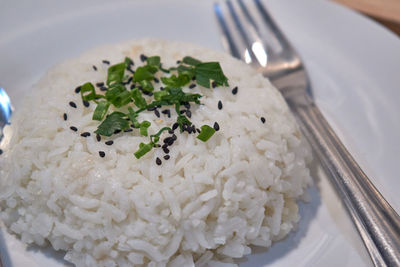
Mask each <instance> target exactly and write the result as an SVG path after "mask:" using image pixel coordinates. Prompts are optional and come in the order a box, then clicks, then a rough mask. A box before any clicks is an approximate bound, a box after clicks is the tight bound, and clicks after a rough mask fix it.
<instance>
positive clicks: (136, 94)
mask: <svg viewBox="0 0 400 267" xmlns="http://www.w3.org/2000/svg"><path fill="white" fill-rule="evenodd" d="M131 95H132V98H133V102H134V103H135V105H136V106H137V107H138V108H145V107H146V106H147V103H146V99H144V97H143V96H142V93H141V92H140V91H139V89H137V88H135V89H133V90H132V91H131Z"/></svg>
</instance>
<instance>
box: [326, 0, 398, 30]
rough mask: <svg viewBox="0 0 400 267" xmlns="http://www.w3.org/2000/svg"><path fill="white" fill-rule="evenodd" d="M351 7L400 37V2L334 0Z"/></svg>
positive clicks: (385, 0)
mask: <svg viewBox="0 0 400 267" xmlns="http://www.w3.org/2000/svg"><path fill="white" fill-rule="evenodd" d="M333 1H334V2H337V3H340V4H342V5H344V6H347V7H350V8H352V9H354V10H356V11H358V12H360V13H363V14H364V15H367V16H368V17H370V18H372V19H373V20H375V21H377V22H378V23H380V24H382V25H383V26H385V27H386V28H388V29H390V30H391V31H393V32H395V33H396V34H397V35H398V36H400V0H333Z"/></svg>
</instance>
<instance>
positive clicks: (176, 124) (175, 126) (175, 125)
mask: <svg viewBox="0 0 400 267" xmlns="http://www.w3.org/2000/svg"><path fill="white" fill-rule="evenodd" d="M178 126H179V124H178V123H177V122H175V123H174V124H173V125H172V130H174V131H175V130H176V128H178Z"/></svg>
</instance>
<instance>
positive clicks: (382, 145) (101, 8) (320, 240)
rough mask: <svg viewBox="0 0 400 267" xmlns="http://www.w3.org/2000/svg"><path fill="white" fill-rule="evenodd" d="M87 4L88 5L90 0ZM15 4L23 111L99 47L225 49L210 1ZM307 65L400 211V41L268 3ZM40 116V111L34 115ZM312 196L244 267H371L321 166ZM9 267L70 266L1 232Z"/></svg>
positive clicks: (4, 82)
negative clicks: (142, 44) (33, 90)
mask: <svg viewBox="0 0 400 267" xmlns="http://www.w3.org/2000/svg"><path fill="white" fill-rule="evenodd" d="M82 2H83V1H82ZM82 2H81V1H77V0H74V1H63V2H61V1H51V0H40V1H33V2H32V1H29V0H24V1H18V2H16V1H12V0H3V1H2V3H1V4H0V83H1V84H0V85H1V86H3V87H4V88H5V89H6V90H7V91H8V92H9V94H10V96H11V99H12V102H13V103H14V105H15V107H16V108H18V105H19V104H20V100H21V99H22V97H23V95H24V94H25V93H26V90H28V88H29V87H30V85H31V84H32V83H34V82H35V81H37V80H38V78H39V77H40V76H41V75H43V74H44V72H45V71H46V70H47V69H48V68H50V67H51V66H53V65H54V64H56V63H58V62H60V61H62V60H64V59H67V58H70V57H74V56H78V55H79V54H80V53H81V52H83V51H85V50H87V49H90V48H92V47H95V46H97V45H100V44H105V43H114V42H120V41H123V40H128V39H134V38H140V37H146V36H154V37H161V38H165V39H170V40H181V41H189V42H193V43H198V44H201V45H204V46H208V47H210V48H214V49H219V50H222V46H221V45H220V42H219V35H218V31H217V27H216V22H215V20H214V16H213V14H212V2H211V1H209V0H207V1H194V0H191V1H188V0H186V1H177V0H175V1H168V2H167V1H161V0H152V1H147V2H144V1H142V2H139V1H113V2H111V1H106V0H101V1H84V3H82ZM267 3H268V4H269V7H270V10H271V12H272V13H273V15H274V16H275V17H276V18H277V19H278V20H279V24H280V25H281V26H282V28H283V30H284V31H285V33H286V34H287V35H288V37H289V38H290V39H291V40H292V41H293V43H294V45H295V47H296V48H297V49H298V51H299V52H300V54H301V55H302V57H303V58H304V61H305V63H306V66H307V68H308V71H309V74H310V78H311V81H312V87H313V90H314V92H315V97H316V102H317V103H318V105H319V106H320V108H321V109H322V111H323V113H324V114H325V115H326V117H327V118H328V120H329V122H330V123H331V124H332V125H333V127H334V128H335V130H336V131H337V133H338V134H339V135H340V136H341V137H342V139H343V141H344V143H345V145H346V146H347V147H348V148H349V150H350V151H351V152H352V153H353V155H354V156H355V158H356V159H357V161H358V162H359V163H360V165H361V166H362V167H363V169H364V170H365V171H366V173H367V174H368V175H369V176H370V177H371V179H372V180H373V182H374V184H375V185H376V186H377V187H378V188H379V190H380V191H381V192H382V193H383V194H384V196H385V197H386V198H387V199H388V200H389V202H390V203H391V204H392V206H393V207H394V208H395V209H396V210H397V211H400V197H399V196H398V194H397V190H398V188H400V182H399V179H398V175H397V168H396V164H398V163H399V156H398V155H399V154H400V141H399V140H398V137H399V136H400V120H399V119H398V117H397V114H400V108H399V107H398V105H397V102H398V101H399V100H400V90H398V89H399V85H400V75H399V72H398V71H399V70H400V40H399V39H398V37H396V36H395V35H394V34H391V33H390V32H388V31H387V30H385V29H383V28H382V27H380V26H378V25H376V24H375V23H373V22H372V21H370V20H368V19H366V18H364V17H362V16H360V15H357V14H356V13H354V12H351V11H349V10H347V9H344V8H342V7H339V6H337V5H335V4H332V3H330V2H327V1H315V0H314V1H313V0H298V1H290V0H285V1H282V0H281V1H278V0H272V1H269V2H267ZM33 115H34V113H33ZM314 173H315V176H316V185H317V186H316V187H313V188H312V189H310V194H311V196H312V202H311V203H309V204H306V205H304V204H302V205H301V207H300V212H301V215H302V217H303V218H302V220H301V222H300V224H299V229H298V231H297V232H296V233H293V234H291V235H290V236H289V237H288V238H287V239H285V240H284V241H282V242H279V243H276V244H274V245H273V246H272V248H271V249H269V250H268V252H265V251H257V252H255V253H254V254H253V255H251V256H249V257H248V258H247V259H244V260H241V263H240V265H241V266H265V265H268V266H293V265H296V266H368V265H371V262H370V260H369V258H368V255H367V253H366V252H365V249H364V248H363V245H362V243H361V241H360V239H359V237H358V234H357V233H356V230H355V229H354V227H353V225H352V223H351V222H350V221H349V219H348V217H347V216H346V214H345V211H344V209H343V207H342V205H341V203H340V200H339V199H338V197H337V196H336V195H335V192H334V190H333V189H332V188H331V186H330V184H329V183H328V182H327V180H326V177H325V176H324V175H323V173H322V172H321V171H320V170H319V168H318V167H316V170H314ZM0 234H1V235H0V249H1V252H2V254H6V258H5V259H4V261H5V264H6V266H9V265H10V266H11V265H12V266H16V267H19V266H63V265H65V264H67V263H66V262H63V261H62V260H61V259H62V254H60V253H55V252H53V251H52V250H51V249H46V250H44V249H38V248H36V247H35V248H29V249H27V250H26V249H25V247H24V246H23V245H22V244H21V243H20V242H19V241H18V240H17V239H15V238H14V237H13V236H11V235H9V234H8V233H6V232H5V230H4V229H3V230H2V231H1V232H0Z"/></svg>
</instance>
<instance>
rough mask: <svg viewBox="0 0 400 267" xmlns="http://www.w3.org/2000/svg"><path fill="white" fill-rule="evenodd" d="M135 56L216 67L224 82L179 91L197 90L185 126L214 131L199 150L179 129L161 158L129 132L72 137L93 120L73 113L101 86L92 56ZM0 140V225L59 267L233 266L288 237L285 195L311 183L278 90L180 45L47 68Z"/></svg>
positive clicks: (101, 74)
mask: <svg viewBox="0 0 400 267" xmlns="http://www.w3.org/2000/svg"><path fill="white" fill-rule="evenodd" d="M141 53H143V54H145V55H148V56H151V55H160V56H161V60H162V62H163V66H164V67H170V66H175V64H176V63H175V62H176V61H177V60H178V59H181V58H183V57H184V56H187V55H190V56H192V57H195V58H199V59H202V60H204V61H219V62H220V63H221V66H222V69H223V71H224V73H225V74H226V76H227V77H228V78H229V87H218V88H216V89H206V88H202V87H200V86H197V87H196V88H194V89H191V92H195V93H201V94H203V95H204V97H203V98H202V99H201V102H202V103H203V104H204V105H201V106H198V105H194V106H193V107H192V118H191V121H192V122H193V123H194V124H195V125H203V124H208V125H213V124H214V122H218V124H219V126H220V130H219V131H218V132H216V134H215V135H214V136H213V137H212V138H211V139H210V140H209V141H208V142H206V143H204V142H202V141H200V140H198V139H197V138H196V136H195V135H193V134H191V135H189V134H187V133H183V134H178V139H177V141H176V142H175V144H174V145H173V146H171V148H170V156H171V158H170V159H169V160H164V159H163V156H164V153H163V151H162V149H154V150H153V151H151V152H150V153H148V154H146V155H145V156H144V157H143V158H141V159H136V158H135V157H134V155H133V153H134V152H135V151H136V150H137V148H138V146H139V143H140V142H145V143H147V142H148V138H147V137H142V136H139V134H138V133H137V132H135V131H134V132H131V133H120V134H118V135H114V136H113V137H111V138H103V140H102V141H101V142H98V141H96V138H95V135H94V134H92V135H91V136H90V137H87V138H84V137H81V136H80V133H82V132H90V133H93V131H95V130H96V128H97V125H98V122H96V121H93V120H92V119H91V117H92V113H93V110H94V108H95V107H94V105H93V104H91V106H90V107H89V108H84V107H83V105H82V101H81V99H80V95H79V94H76V93H75V92H74V89H75V87H76V86H78V85H81V84H83V83H85V82H87V81H90V82H93V83H96V82H102V81H104V80H105V77H106V75H107V67H108V65H106V64H103V63H102V60H103V59H107V60H109V61H111V64H115V63H119V62H121V61H123V59H124V57H125V56H130V57H131V58H132V59H134V62H135V67H137V66H138V65H140V64H143V63H141V61H140V59H139V56H140V54H141ZM93 65H95V66H97V69H98V70H97V71H94V69H93V67H92V66H93ZM235 86H237V87H238V93H237V94H236V95H234V94H232V92H231V90H232V88H234V87H235ZM184 90H185V91H189V90H190V89H188V88H185V89H184ZM219 100H221V101H222V103H223V109H222V110H219V109H218V104H217V103H218V101H219ZM69 101H74V102H75V103H77V106H78V107H77V108H76V109H74V108H72V107H70V106H69V105H68V103H69ZM64 113H66V114H67V115H68V119H67V121H64V119H63V114H64ZM261 117H264V118H265V120H266V121H265V123H262V122H261V120H260V118H261ZM143 119H147V120H149V121H151V123H152V126H151V127H150V128H149V132H150V133H155V132H156V131H158V129H160V128H161V127H163V126H166V125H168V126H170V125H171V124H172V123H173V122H174V121H175V120H176V116H172V117H171V118H168V117H167V116H164V115H161V118H160V119H159V118H157V117H156V116H155V115H154V113H152V112H147V113H146V114H143V115H142V116H141V117H140V120H143ZM71 126H75V127H77V128H78V132H74V131H71V129H70V127H71ZM5 135H6V138H5V139H4V140H3V142H2V149H3V150H4V153H3V155H1V156H0V210H1V220H2V221H3V222H4V223H5V224H6V225H7V226H8V228H9V230H10V231H11V232H14V233H16V234H17V235H19V236H20V237H21V239H22V241H23V242H26V243H28V244H31V243H36V244H39V245H47V244H51V246H53V248H54V249H56V250H65V251H66V256H65V259H66V260H67V261H70V262H72V263H74V264H76V265H77V266H132V265H135V266H136V265H137V266H142V265H143V266H193V265H195V266H207V264H208V265H209V266H216V265H218V262H233V260H232V259H233V258H240V257H242V256H244V255H247V254H250V253H251V248H250V246H251V245H256V246H263V247H268V246H270V245H271V242H272V241H276V240H279V239H282V238H283V237H284V236H286V235H287V234H288V233H289V232H290V231H291V230H292V229H293V228H294V226H295V225H296V223H297V222H298V220H299V215H298V207H297V204H296V199H298V198H299V197H301V196H302V195H304V193H305V189H306V187H307V186H308V185H309V184H310V183H311V178H310V174H309V170H308V169H307V166H306V164H307V163H308V162H309V161H310V159H311V154H310V150H309V148H308V146H307V145H306V144H305V143H304V141H303V139H302V137H301V135H300V133H299V130H298V127H297V125H296V123H295V121H294V119H293V117H292V116H291V114H290V113H289V110H288V107H287V105H286V104H285V102H284V100H283V98H282V97H281V95H280V94H279V92H278V91H277V90H276V89H275V88H274V87H273V86H272V85H271V84H270V82H269V81H268V80H267V79H265V78H263V77H262V76H261V75H260V74H257V73H256V72H255V70H253V69H252V68H250V67H249V66H247V65H246V64H245V63H242V62H240V61H238V60H236V59H233V58H232V57H230V56H228V55H225V54H222V53H219V52H214V51H211V50H209V49H205V48H202V47H198V46H195V45H191V44H183V43H178V42H166V41H161V40H153V39H152V40H141V41H135V42H129V43H123V44H119V45H112V46H105V47H100V48H98V49H95V50H92V51H90V52H88V53H86V54H84V55H82V56H80V57H79V58H76V59H72V60H69V61H67V62H65V63H63V64H61V65H58V66H56V67H55V68H53V69H51V70H50V71H49V72H48V73H47V74H46V75H45V76H44V77H43V78H42V79H41V80H40V82H39V83H38V84H37V85H36V86H35V87H34V89H33V94H32V95H31V96H29V97H27V100H26V101H25V103H24V106H23V107H21V108H19V109H18V110H17V112H16V113H15V116H14V117H13V121H12V125H11V127H8V128H7V129H6V130H5ZM107 140H113V141H114V144H113V145H112V146H108V145H105V143H104V142H105V141H107ZM99 151H104V152H105V154H106V156H105V157H104V158H101V157H100V156H99ZM157 157H159V158H160V159H162V164H161V165H160V166H158V165H156V164H155V159H156V158H157ZM224 266H226V265H224Z"/></svg>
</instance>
